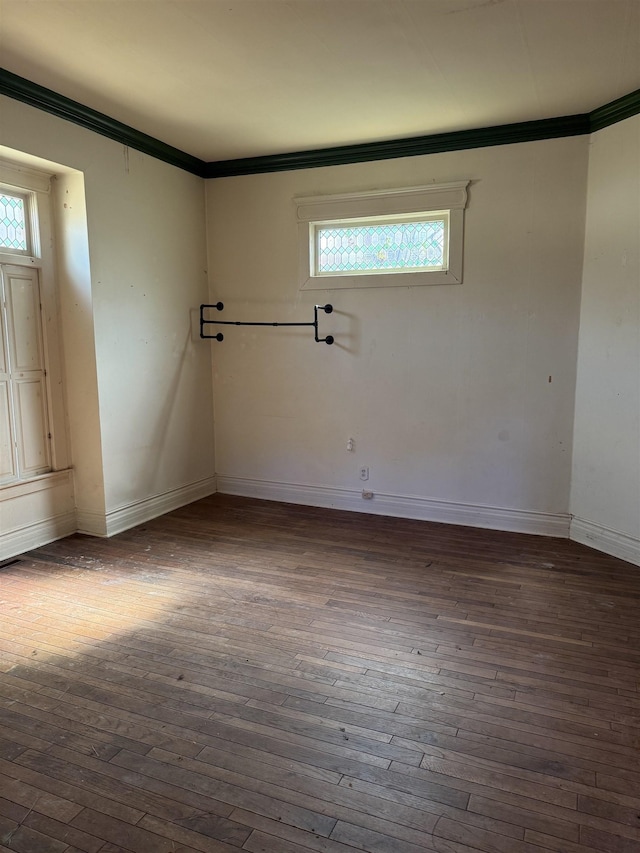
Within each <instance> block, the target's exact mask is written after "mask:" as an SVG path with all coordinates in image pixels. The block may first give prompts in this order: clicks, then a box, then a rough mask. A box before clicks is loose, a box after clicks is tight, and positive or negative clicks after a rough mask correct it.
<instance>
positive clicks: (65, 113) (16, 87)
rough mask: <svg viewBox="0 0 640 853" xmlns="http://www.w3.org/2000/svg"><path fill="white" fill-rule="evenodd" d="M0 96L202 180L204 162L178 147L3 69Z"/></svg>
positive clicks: (0, 70) (0, 71) (0, 74)
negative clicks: (90, 131)
mask: <svg viewBox="0 0 640 853" xmlns="http://www.w3.org/2000/svg"><path fill="white" fill-rule="evenodd" d="M0 95H6V96H7V97H9V98H13V99H14V100H16V101H22V102H23V103H24V104H29V105H30V106H32V107H37V109H39V110H43V111H44V112H47V113H51V114H52V115H55V116H58V117H59V118H63V119H66V120H67V121H71V122H73V123H74V124H77V125H79V126H80V127H84V128H86V129H87V130H93V131H94V132H95V133H99V134H100V135H101V136H106V137H108V138H109V139H115V141H116V142H120V143H122V145H128V146H129V147H130V148H135V149H136V151H142V152H143V153H144V154H149V155H150V156H151V157H155V158H156V159H157V160H163V161H164V162H165V163H170V164H171V165H172V166H177V167H178V168H179V169H184V170H185V171H187V172H191V173H192V174H194V175H198V176H199V177H200V178H204V177H205V170H206V166H207V164H206V163H205V162H204V160H199V159H198V158H197V157H192V156H191V154H187V153H186V152H184V151H180V149H179V148H174V147H173V146H172V145H167V144H166V143H165V142H160V140H159V139H156V138H155V137H153V136H149V135H148V134H147V133H142V131H140V130H136V129H135V127H129V125H128V124H123V123H122V122H121V121H117V120H116V119H114V118H111V117H110V116H108V115H105V114H104V113H100V112H98V111H97V110H93V109H91V107H85V106H84V104H80V103H78V101H72V100H71V99H70V98H66V97H65V96H64V95H59V94H58V93H57V92H54V91H53V90H52V89H47V88H45V87H44V86H40V85H39V84H38V83H32V82H31V81H30V80H25V78H24V77H19V76H18V75H17V74H12V73H11V72H10V71H7V70H6V69H4V68H0Z"/></svg>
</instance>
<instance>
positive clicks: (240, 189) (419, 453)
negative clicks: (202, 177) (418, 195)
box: [207, 137, 588, 535]
mask: <svg viewBox="0 0 640 853" xmlns="http://www.w3.org/2000/svg"><path fill="white" fill-rule="evenodd" d="M587 152H588V140H587V138H586V137H577V138H571V139H558V140H546V141H542V142H536V143H526V144H521V145H513V146H500V147H494V148H485V149H478V150H474V151H463V152H452V153H447V154H438V155H431V156H424V157H415V158H404V159H398V160H388V161H383V162H376V163H362V164H356V165H349V166H339V167H331V168H323V169H314V170H303V171H295V172H287V173H276V174H271V175H256V176H247V177H236V178H227V179H222V180H217V181H211V182H209V184H208V187H207V211H208V233H209V243H210V254H211V264H210V271H211V272H210V283H211V296H212V298H213V299H215V300H217V299H222V300H223V301H224V303H225V311H224V318H226V319H231V320H266V321H269V320H282V321H306V320H311V319H312V306H313V304H314V302H318V303H324V302H325V301H330V302H332V303H334V305H335V312H334V313H333V314H332V315H331V316H330V317H323V318H322V320H321V332H322V333H325V332H329V333H332V334H334V335H335V337H336V344H335V345H334V346H333V347H327V346H326V345H324V344H315V343H314V342H313V339H312V336H311V334H310V330H308V329H301V330H296V329H292V330H287V329H259V328H229V329H227V330H226V331H225V341H224V342H223V343H221V344H217V343H213V344H212V346H213V347H214V397H215V400H216V424H215V432H216V456H217V472H218V475H219V476H218V488H219V490H220V491H227V492H235V493H240V494H253V495H257V496H263V497H273V498H280V499H285V500H294V501H300V502H302V503H305V502H306V503H318V504H323V505H335V506H344V507H346V508H351V509H357V510H361V511H369V512H388V513H391V514H398V515H413V516H416V517H425V518H441V519H443V520H448V521H461V522H464V523H470V524H481V525H485V526H491V527H506V528H511V529H520V530H533V531H536V532H543V533H557V534H559V535H567V533H568V515H567V513H568V506H569V489H570V473H571V445H572V427H573V400H574V382H575V363H576V347H577V335H578V316H579V300H580V282H581V271H582V254H583V234H584V205H585V187H586V170H587ZM462 179H470V180H471V182H472V183H471V186H470V193H469V205H468V209H467V212H466V226H465V254H464V258H465V261H464V263H465V273H464V284H463V285H461V286H432V287H416V288H389V289H386V288H380V289H368V290H361V291H357V292H356V291H333V292H331V291H317V292H303V293H301V292H300V291H299V290H298V268H297V243H296V240H297V232H296V221H295V208H294V203H293V201H292V199H293V197H294V196H298V195H314V194H321V193H338V192H356V191H361V190H362V191H364V190H371V189H379V188H392V187H403V186H413V185H417V184H428V183H430V182H446V181H454V180H462ZM220 319H223V318H222V317H221V318H220ZM349 437H353V438H354V439H355V446H356V450H355V452H354V453H348V452H347V451H346V442H347V439H348V438H349ZM364 465H367V466H369V468H370V478H369V480H368V481H367V482H366V483H362V482H361V481H360V480H359V478H358V469H359V467H360V466H364ZM363 486H364V487H365V488H366V489H368V490H371V491H373V492H374V494H375V497H374V498H373V500H363V499H362V497H361V494H360V493H361V489H362V487H363Z"/></svg>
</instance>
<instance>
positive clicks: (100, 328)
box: [0, 98, 214, 534]
mask: <svg viewBox="0 0 640 853" xmlns="http://www.w3.org/2000/svg"><path fill="white" fill-rule="evenodd" d="M0 108H1V121H0V125H1V137H0V144H2V145H5V146H8V147H9V148H12V149H15V150H18V151H22V152H26V153H28V154H30V155H34V156H36V157H39V158H44V159H46V160H48V161H53V162H54V163H60V164H63V165H64V166H66V167H70V168H71V169H75V170H77V171H78V172H81V173H82V174H83V176H84V193H85V197H86V221H87V234H88V262H89V266H90V288H91V292H90V294H89V293H87V292H86V291H85V292H83V293H81V294H80V296H81V298H82V299H84V300H85V306H84V307H85V308H87V309H88V310H90V312H91V315H90V316H89V317H87V316H86V314H85V315H84V317H83V311H82V310H79V307H78V306H77V305H74V304H73V299H74V293H73V276H71V279H65V276H64V275H63V276H62V277H61V279H62V280H61V282H60V284H61V286H62V287H63V289H64V288H66V290H65V293H66V296H67V297H68V299H67V300H66V301H65V298H64V297H63V299H62V302H63V305H62V313H63V346H64V349H65V358H67V359H71V360H74V361H75V360H76V359H78V358H85V357H86V358H87V359H88V360H89V362H91V361H92V360H94V361H95V370H96V373H97V406H96V405H94V402H95V401H92V404H91V407H90V412H89V417H88V419H87V420H86V421H85V424H84V428H85V429H88V430H96V431H97V429H98V426H99V431H100V436H99V438H98V437H97V436H95V435H94V436H92V438H91V439H89V440H87V441H85V442H84V443H83V442H82V441H81V439H79V438H78V434H77V430H76V436H75V441H74V429H73V423H72V425H71V426H72V429H71V433H72V458H73V462H74V465H78V466H79V468H80V469H81V470H79V471H78V478H77V479H78V483H80V484H81V492H82V493H83V494H85V495H88V494H91V493H92V492H93V493H94V495H93V499H92V501H89V502H88V503H87V508H86V512H85V513H84V514H83V517H84V523H83V529H86V530H88V531H89V532H94V533H102V534H104V533H106V532H109V533H112V532H115V531H117V530H118V529H122V528H124V527H126V526H130V525H131V524H134V523H136V522H138V521H141V520H144V518H148V517H151V516H153V515H157V514H160V513H161V512H162V511H166V509H169V508H171V507H172V506H175V505H179V504H180V503H186V502H188V501H189V500H192V499H195V498H197V497H200V496H202V495H203V494H206V493H209V492H211V491H213V489H214V479H213V477H214V454H213V414H212V412H213V408H212V391H211V368H210V352H209V346H208V345H207V344H204V343H202V342H200V341H196V340H193V339H192V336H191V318H190V312H191V310H192V309H193V308H195V307H197V306H198V305H199V304H200V302H202V301H205V300H206V296H207V273H206V233H205V214H204V182H203V181H202V180H201V179H200V178H197V177H195V176H193V175H190V174H188V173H186V172H184V171H182V170H179V169H177V168H174V167H172V166H169V165H167V164H165V163H162V162H160V161H158V160H155V159H154V158H151V157H148V156H146V155H143V154H141V153H139V152H136V151H133V150H130V149H128V148H126V147H124V146H122V145H120V144H118V143H116V142H113V141H111V140H108V139H106V138H104V137H101V136H98V135H97V134H94V133H92V132H90V131H87V130H84V129H82V128H80V127H77V126H76V125H74V124H72V123H70V122H66V121H63V120H62V119H58V118H56V117H54V116H51V115H48V114H47V113H44V112H41V111H39V110H37V109H34V108H31V107H29V106H27V105H25V104H22V103H19V102H18V101H14V100H11V99H8V98H1V99H0ZM67 188H68V187H62V192H64V191H65V190H66V189H67ZM62 204H64V201H63V202H62ZM85 260H87V258H85ZM70 282H71V283H70ZM69 300H72V301H69ZM91 326H92V327H93V328H91ZM92 348H93V352H92V351H91V349H92ZM87 370H88V371H89V372H90V371H91V365H90V363H89V365H88V367H87ZM85 372H86V371H85ZM81 373H82V371H81V370H76V371H75V372H74V371H70V375H68V376H67V377H66V379H67V384H68V385H69V388H68V396H69V401H70V404H71V408H72V409H73V406H74V402H73V401H74V400H76V401H78V400H79V399H80V398H81V397H82V394H83V393H86V391H87V386H86V383H84V385H83V382H81V381H80V378H79V377H80V374H81ZM85 379H86V375H85ZM94 389H95V386H94ZM72 420H73V413H72ZM78 423H79V421H78ZM100 446H101V450H100V449H99V448H100ZM100 452H101V455H102V458H101V459H98V454H99V453H100ZM97 472H99V473H97ZM101 478H102V480H103V482H101ZM100 492H102V504H103V506H104V511H103V512H101V511H100V497H99V495H100Z"/></svg>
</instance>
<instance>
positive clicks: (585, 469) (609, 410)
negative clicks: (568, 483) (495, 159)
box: [571, 116, 640, 565]
mask: <svg viewBox="0 0 640 853" xmlns="http://www.w3.org/2000/svg"><path fill="white" fill-rule="evenodd" d="M639 255H640V116H635V117H634V118H631V119H627V120H626V121H624V122H620V123H619V124H615V125H612V126H611V127H608V128H605V129H604V130H601V131H599V132H598V133H595V134H593V136H592V138H591V149H590V155H589V178H588V193H587V219H586V235H585V251H584V277H583V288H582V305H581V314H580V342H579V349H578V376H577V389H576V416H575V439H574V457H573V480H572V491H571V512H572V513H573V515H574V516H575V518H574V521H573V522H572V527H571V534H572V537H573V538H576V539H579V540H580V541H583V542H586V543H587V544H592V545H595V546H596V547H599V548H602V549H603V550H605V551H608V552H609V553H613V554H617V555H618V556H621V557H623V558H625V559H627V560H631V561H632V562H635V563H637V564H639V565H640V259H639Z"/></svg>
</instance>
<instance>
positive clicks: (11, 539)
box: [0, 510, 76, 560]
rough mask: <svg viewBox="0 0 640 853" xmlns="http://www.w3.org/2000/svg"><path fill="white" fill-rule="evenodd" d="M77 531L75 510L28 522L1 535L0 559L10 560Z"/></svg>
mask: <svg viewBox="0 0 640 853" xmlns="http://www.w3.org/2000/svg"><path fill="white" fill-rule="evenodd" d="M75 532H76V513H75V510H71V511H69V512H65V513H62V514H61V515H56V516H53V517H52V518H47V519H45V520H44V521H36V522H34V523H33V524H27V525H25V526H24V527H20V528H18V529H17V530H12V531H11V532H10V533H3V534H2V536H1V537H0V559H2V560H8V559H9V558H10V557H16V556H17V555H18V554H24V552H25V551H31V550H33V549H34V548H41V547H42V546H43V545H48V544H49V542H53V541H54V540H56V539H62V538H63V537H64V536H70V535H71V534H72V533H75Z"/></svg>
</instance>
